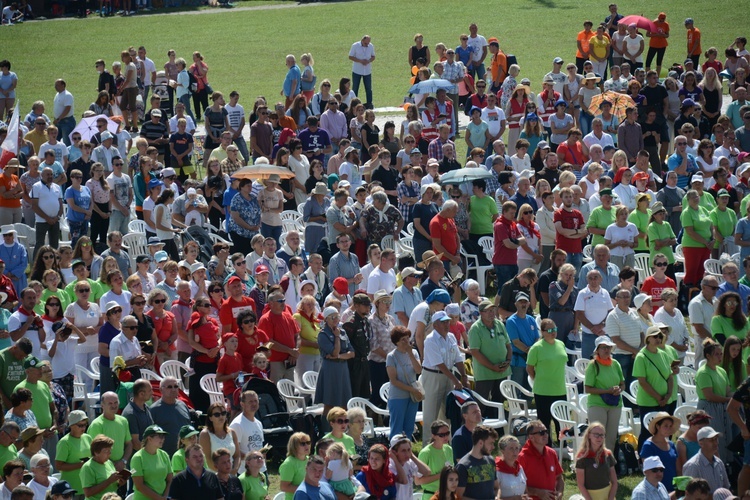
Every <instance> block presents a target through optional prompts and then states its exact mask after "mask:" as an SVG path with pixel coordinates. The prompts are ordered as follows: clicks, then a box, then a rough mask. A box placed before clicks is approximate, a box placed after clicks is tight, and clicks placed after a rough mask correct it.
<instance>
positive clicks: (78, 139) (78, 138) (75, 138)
mask: <svg viewBox="0 0 750 500" xmlns="http://www.w3.org/2000/svg"><path fill="white" fill-rule="evenodd" d="M73 140H74V141H80V140H81V138H80V137H73Z"/></svg>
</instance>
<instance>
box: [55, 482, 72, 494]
mask: <svg viewBox="0 0 750 500" xmlns="http://www.w3.org/2000/svg"><path fill="white" fill-rule="evenodd" d="M49 492H50V495H70V494H73V495H75V494H76V493H78V490H74V489H73V488H72V487H71V486H70V483H69V482H67V481H58V482H56V483H55V484H53V485H52V488H50V490H49Z"/></svg>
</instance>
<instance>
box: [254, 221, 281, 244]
mask: <svg viewBox="0 0 750 500" xmlns="http://www.w3.org/2000/svg"><path fill="white" fill-rule="evenodd" d="M282 227H283V226H269V225H268V224H266V223H265V222H261V224H260V234H262V235H263V237H264V238H268V237H271V238H273V239H275V240H276V246H277V247H278V246H279V237H280V236H281V229H282Z"/></svg>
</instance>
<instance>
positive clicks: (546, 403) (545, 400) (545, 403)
mask: <svg viewBox="0 0 750 500" xmlns="http://www.w3.org/2000/svg"><path fill="white" fill-rule="evenodd" d="M567 399H568V398H567V396H566V395H564V394H563V395H562V396H540V395H538V394H534V400H535V401H536V415H537V417H538V418H539V420H540V421H541V422H542V423H543V424H544V425H545V426H546V427H547V430H548V431H549V437H548V441H547V442H548V444H549V445H550V446H552V427H551V424H552V403H554V402H555V401H567ZM561 430H562V429H557V432H558V433H559V432H560V431H561Z"/></svg>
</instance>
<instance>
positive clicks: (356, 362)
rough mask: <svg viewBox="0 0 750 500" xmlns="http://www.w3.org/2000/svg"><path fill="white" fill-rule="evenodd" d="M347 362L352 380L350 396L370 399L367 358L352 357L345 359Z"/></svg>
mask: <svg viewBox="0 0 750 500" xmlns="http://www.w3.org/2000/svg"><path fill="white" fill-rule="evenodd" d="M347 363H348V364H349V378H350V379H351V382H352V397H355V398H365V399H370V366H369V365H368V364H367V358H352V359H349V360H347ZM378 390H380V388H378Z"/></svg>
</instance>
